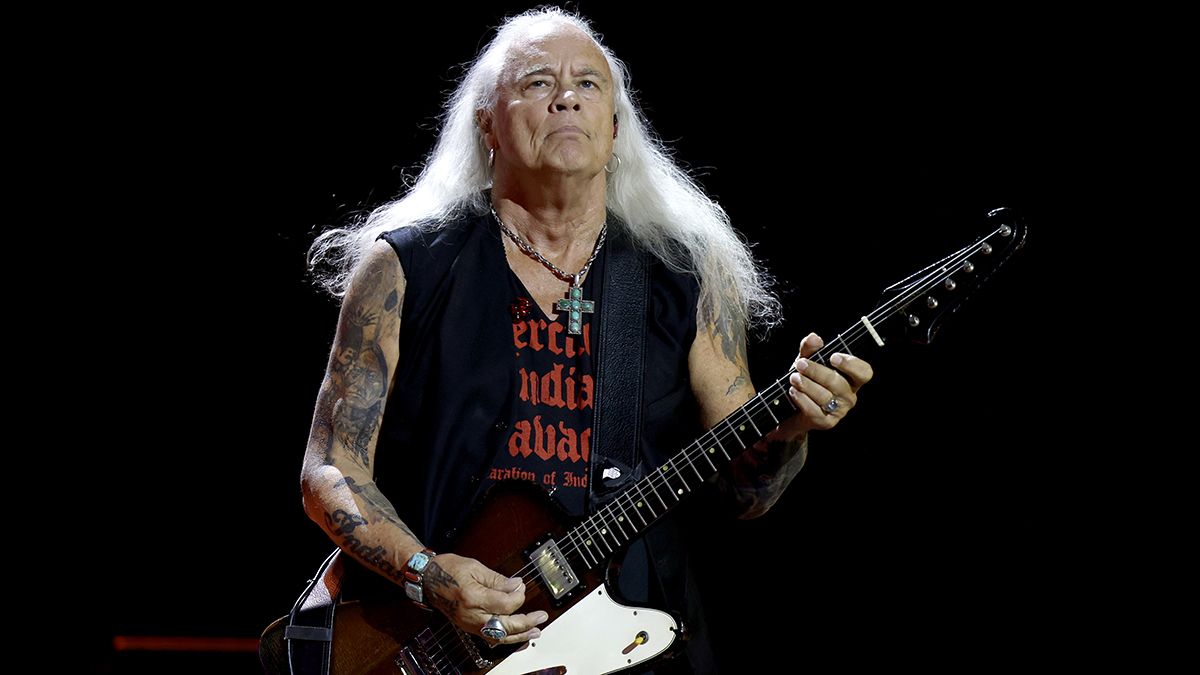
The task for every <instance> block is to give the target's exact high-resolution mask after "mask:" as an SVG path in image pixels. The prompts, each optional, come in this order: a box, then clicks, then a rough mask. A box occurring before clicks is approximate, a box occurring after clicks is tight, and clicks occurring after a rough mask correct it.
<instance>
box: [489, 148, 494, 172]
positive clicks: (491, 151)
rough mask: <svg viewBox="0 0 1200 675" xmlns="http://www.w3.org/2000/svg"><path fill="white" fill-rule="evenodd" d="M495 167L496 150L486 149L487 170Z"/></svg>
mask: <svg viewBox="0 0 1200 675" xmlns="http://www.w3.org/2000/svg"><path fill="white" fill-rule="evenodd" d="M493 166H496V149H495V148H488V168H491V167H493Z"/></svg>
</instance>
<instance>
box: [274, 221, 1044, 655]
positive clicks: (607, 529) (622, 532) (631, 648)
mask: <svg viewBox="0 0 1200 675" xmlns="http://www.w3.org/2000/svg"><path fill="white" fill-rule="evenodd" d="M987 220H988V222H989V224H990V225H991V226H992V229H991V231H990V232H989V233H988V234H986V235H984V236H982V237H980V238H979V239H978V240H976V241H975V242H973V243H971V244H970V245H968V246H966V247H964V248H962V249H960V250H958V251H956V252H954V253H952V254H951V255H948V256H946V257H944V258H942V259H941V260H939V261H937V262H935V263H933V264H931V265H929V266H927V267H925V268H923V269H921V270H919V271H917V272H916V273H914V274H912V275H910V276H909V277H907V278H905V279H903V280H901V281H899V282H897V283H895V284H893V285H891V286H889V287H888V288H887V289H885V290H884V292H883V297H882V300H881V302H880V304H879V305H878V306H877V307H876V308H875V309H873V310H872V311H871V312H870V313H868V314H867V315H865V316H863V317H861V318H860V319H859V320H858V321H856V322H855V323H854V324H852V325H851V326H850V327H849V328H848V329H847V330H845V331H843V332H842V333H840V334H838V335H837V337H835V338H833V339H832V340H830V341H828V343H827V344H826V345H825V346H824V347H822V348H821V349H820V350H818V351H817V353H815V354H813V355H812V356H810V357H809V359H810V360H812V361H816V362H817V363H821V364H823V365H828V361H827V357H828V356H829V355H832V353H833V352H835V351H838V352H844V353H851V354H853V353H856V352H863V351H868V350H875V349H879V348H882V347H884V346H886V345H887V344H888V341H889V340H892V339H893V338H895V337H896V336H905V337H907V338H908V339H910V340H912V341H915V342H918V343H928V342H930V341H931V340H932V339H933V338H934V336H935V334H936V333H937V331H938V329H939V328H940V326H941V324H942V322H943V320H944V319H945V318H946V317H947V316H949V315H950V314H952V313H954V312H955V311H957V310H958V308H959V307H961V306H962V304H963V302H965V300H966V299H967V297H969V295H970V294H971V293H972V292H973V291H974V290H976V289H978V288H979V287H980V286H982V285H983V283H984V282H985V281H987V280H988V279H989V278H990V276H991V275H992V274H993V273H994V272H995V271H996V270H997V269H999V268H1000V266H1001V265H1003V264H1004V262H1006V261H1007V260H1008V259H1009V258H1010V257H1011V256H1012V255H1013V254H1014V253H1015V252H1016V251H1017V250H1019V249H1020V248H1021V247H1022V246H1023V245H1024V243H1025V236H1026V230H1027V228H1026V226H1025V224H1024V222H1023V220H1021V219H1020V218H1019V217H1017V215H1016V214H1015V213H1014V212H1012V211H1010V210H1008V209H996V210H994V211H991V212H990V213H988V217H987ZM791 372H792V371H789V372H788V374H787V375H784V376H783V377H781V378H780V379H778V380H776V381H775V382H773V383H771V384H770V385H768V386H766V387H764V388H762V390H760V391H759V392H758V394H757V395H756V396H754V397H753V398H751V399H750V400H749V401H748V402H746V404H745V405H743V406H742V407H741V408H739V409H738V410H736V411H734V412H733V413H731V414H730V415H729V416H727V417H726V418H725V419H723V420H722V421H721V422H719V423H717V424H716V425H715V426H713V427H712V428H711V429H709V430H708V431H707V432H705V433H704V434H703V435H701V436H700V438H698V439H696V440H695V441H694V442H692V443H691V444H690V445H688V446H687V447H685V448H684V449H683V450H681V451H679V452H678V453H677V454H675V455H674V456H673V457H671V458H670V459H668V460H667V462H666V463H664V464H663V465H661V466H659V467H657V468H656V469H654V470H652V471H651V472H650V474H649V475H647V476H644V477H642V478H641V479H640V480H638V481H637V482H636V483H634V484H633V485H631V486H630V487H628V488H626V489H625V490H624V491H623V492H621V493H620V494H618V495H617V496H616V498H614V499H612V500H611V501H609V502H608V503H606V504H605V505H604V506H602V507H600V508H599V509H598V510H597V512H596V513H594V514H592V515H590V516H588V517H586V518H584V519H582V520H577V521H576V522H570V521H569V520H568V519H567V518H566V517H565V516H564V515H563V514H562V511H561V509H559V508H557V506H556V505H554V504H553V503H552V502H551V501H550V498H549V497H548V496H547V495H546V494H545V493H544V492H543V491H542V490H541V489H540V488H538V487H537V486H535V485H533V484H529V483H525V482H520V481H509V482H502V483H498V484H497V485H495V486H494V487H493V488H492V489H491V490H490V491H489V492H488V494H487V496H486V497H485V499H484V502H483V504H481V505H480V506H481V508H477V509H476V511H475V512H474V513H475V515H474V516H473V517H472V519H471V520H470V522H469V525H468V526H467V527H465V528H463V531H462V533H461V535H460V537H459V540H458V544H457V545H456V546H455V550H454V552H455V553H457V554H459V555H463V556H468V557H472V558H475V559H477V560H479V561H480V562H482V563H484V564H485V565H487V566H488V567H490V568H492V569H494V570H496V571H498V572H500V573H501V574H504V575H507V576H516V575H520V576H521V577H522V578H523V579H524V580H525V583H526V605H525V606H524V607H522V611H523V612H533V611H536V610H543V611H545V612H547V613H548V614H549V616H550V619H549V621H548V622H546V623H545V624H543V625H542V627H541V631H542V634H541V636H540V637H538V638H537V639H534V640H531V641H530V642H528V643H526V644H523V645H516V646H507V647H498V648H495V649H489V648H487V646H486V644H485V643H484V642H483V641H482V640H481V639H480V638H479V637H478V636H476V635H474V634H467V633H464V632H463V631H461V630H459V629H458V628H457V627H456V626H454V625H453V624H451V623H450V622H449V621H447V620H446V619H445V617H443V616H442V615H441V614H440V613H438V612H432V613H431V612H427V611H424V610H422V609H420V608H417V607H416V606H415V605H413V604H412V603H411V602H409V601H408V600H407V598H406V597H405V595H404V592H403V590H402V589H400V587H398V586H395V585H393V584H390V583H388V582H385V581H382V579H381V578H379V582H380V584H379V585H380V586H381V590H380V591H379V592H377V593H371V594H370V595H369V596H366V597H363V598H362V599H346V598H341V599H339V600H338V601H337V603H336V604H335V606H334V615H333V616H334V618H333V630H332V641H331V654H330V668H329V672H330V673H332V674H333V675H351V674H367V675H384V674H385V673H391V674H396V673H402V674H404V675H435V674H436V675H444V674H449V673H454V674H460V673H461V674H474V673H485V672H486V673H489V674H491V675H522V674H527V673H537V674H550V673H559V674H561V673H614V672H619V671H623V670H629V669H634V668H642V667H646V666H648V665H649V664H650V663H651V662H652V661H653V660H655V659H657V658H659V657H662V656H664V655H665V654H666V653H668V652H669V651H670V650H672V648H673V647H675V646H676V642H677V641H678V637H679V634H680V631H681V630H682V626H681V625H680V623H679V622H678V621H677V620H676V618H675V617H674V616H673V615H672V614H670V613H668V612H664V611H661V610H658V609H654V608H646V607H633V606H627V605H625V604H622V603H621V602H619V601H617V600H616V599H614V597H613V595H612V593H611V592H610V589H611V588H613V587H614V586H615V584H613V583H611V580H610V578H609V577H610V573H611V569H610V566H609V563H610V561H612V560H613V559H614V558H615V557H616V556H617V554H618V553H619V552H621V551H622V550H623V549H624V547H625V546H626V545H627V544H628V543H629V542H631V541H632V540H633V539H635V538H637V537H638V536H639V535H641V534H642V533H644V532H645V531H646V530H647V529H648V528H649V527H650V526H652V525H653V524H654V523H655V522H656V521H658V520H659V519H660V518H662V517H663V516H664V515H665V514H667V513H668V512H670V511H671V510H672V509H673V508H674V507H675V506H676V505H677V504H679V503H680V502H681V501H683V499H684V498H685V497H687V496H688V495H690V494H691V492H692V491H693V490H694V489H695V488H696V487H698V486H699V485H700V484H701V483H703V482H705V481H706V480H708V479H710V478H712V477H713V476H714V475H715V474H716V473H717V472H718V471H719V470H720V469H721V468H722V467H723V466H725V465H726V464H728V463H729V462H730V461H731V460H732V459H733V458H734V457H736V456H737V455H738V454H740V453H741V452H742V451H743V450H744V449H746V448H748V447H749V446H751V445H753V444H754V443H755V442H757V441H758V440H759V439H760V438H762V437H763V436H764V435H765V434H766V433H767V432H769V431H771V430H772V429H774V428H775V427H776V426H777V425H778V424H779V422H780V421H782V420H784V419H786V418H788V417H789V416H791V415H792V414H793V413H794V412H795V407H794V406H793V404H792V402H791V399H790V398H789V397H788V396H787V391H788V388H789V387H790V384H789V382H788V377H789V376H790V375H791ZM497 532H501V533H503V534H504V536H503V541H497V539H498V537H497V536H496V533H497ZM326 567H327V566H323V567H322V570H321V571H320V572H319V573H318V578H320V577H322V576H325V577H326V583H325V584H324V586H333V585H335V584H336V579H329V577H330V576H336V575H331V574H330V573H329V572H328V570H327V569H326ZM331 595H333V596H336V592H334V593H331ZM286 619H287V617H284V618H283V619H280V620H279V621H276V622H275V623H274V624H272V625H271V626H269V627H268V628H267V630H266V632H265V633H264V635H263V643H264V645H265V644H267V642H268V641H269V640H273V641H274V642H275V643H276V644H282V641H281V636H282V633H283V631H284V625H283V624H284V623H285V622H286ZM266 662H267V659H266V658H265V657H264V665H267V666H268V670H270V667H269V664H267V663H266ZM278 672H286V671H284V670H280V671H278Z"/></svg>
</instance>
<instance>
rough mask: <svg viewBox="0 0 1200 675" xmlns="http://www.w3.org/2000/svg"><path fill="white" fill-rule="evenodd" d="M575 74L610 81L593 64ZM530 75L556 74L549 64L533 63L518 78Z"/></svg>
mask: <svg viewBox="0 0 1200 675" xmlns="http://www.w3.org/2000/svg"><path fill="white" fill-rule="evenodd" d="M574 74H575V75H577V76H579V75H590V76H591V77H595V78H599V79H601V80H604V81H605V82H607V81H608V78H607V77H605V76H604V73H603V72H601V71H599V70H597V69H595V68H592V67H591V66H584V67H583V68H580V69H579V70H576V71H575V73H574ZM530 75H554V68H553V67H552V66H549V65H542V64H538V65H533V66H530V67H529V68H527V69H525V70H523V71H521V73H519V74H518V75H517V79H518V80H520V79H524V78H526V77H529V76H530Z"/></svg>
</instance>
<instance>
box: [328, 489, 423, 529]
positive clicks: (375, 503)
mask: <svg viewBox="0 0 1200 675" xmlns="http://www.w3.org/2000/svg"><path fill="white" fill-rule="evenodd" d="M344 480H345V482H346V487H348V488H350V491H351V492H353V493H354V494H356V495H358V496H359V497H361V498H362V501H363V503H364V505H365V506H366V507H367V508H368V509H370V510H372V511H374V512H376V514H378V515H379V516H381V519H386V520H387V521H388V522H390V523H391V524H393V525H395V526H396V527H399V528H400V529H401V530H403V531H404V533H405V534H407V535H408V536H410V537H412V538H413V539H416V538H417V535H415V534H413V531H412V530H411V529H409V527H408V525H405V524H404V521H402V520H400V514H398V513H396V507H394V506H392V503H391V502H390V501H388V498H387V497H385V496H383V493H382V492H380V491H379V488H378V487H376V486H375V484H374V483H363V484H361V485H360V484H359V483H358V482H357V481H355V480H354V479H353V478H351V477H349V476H347V477H346V478H345V479H344Z"/></svg>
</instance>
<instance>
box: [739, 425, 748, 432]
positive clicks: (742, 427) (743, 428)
mask: <svg viewBox="0 0 1200 675" xmlns="http://www.w3.org/2000/svg"><path fill="white" fill-rule="evenodd" d="M745 430H746V425H745V424H743V425H742V426H740V427H738V431H745Z"/></svg>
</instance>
